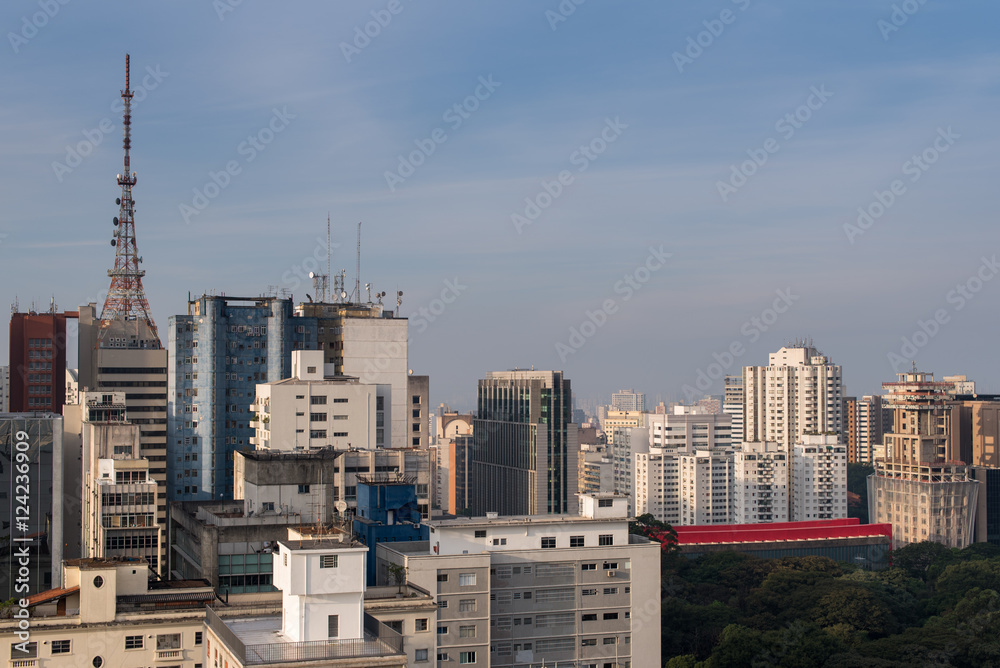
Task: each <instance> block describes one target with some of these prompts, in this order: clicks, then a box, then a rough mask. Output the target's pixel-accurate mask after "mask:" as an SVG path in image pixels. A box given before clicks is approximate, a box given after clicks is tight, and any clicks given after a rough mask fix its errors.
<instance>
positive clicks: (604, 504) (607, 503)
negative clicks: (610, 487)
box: [597, 499, 615, 508]
mask: <svg viewBox="0 0 1000 668" xmlns="http://www.w3.org/2000/svg"><path fill="white" fill-rule="evenodd" d="M613 505H615V500H614V499H598V500H597V507H598V508H610V507H612V506H613Z"/></svg>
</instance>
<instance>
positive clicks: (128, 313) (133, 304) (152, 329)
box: [100, 54, 162, 349]
mask: <svg viewBox="0 0 1000 668" xmlns="http://www.w3.org/2000/svg"><path fill="white" fill-rule="evenodd" d="M132 95H133V93H132V91H131V89H130V88H129V56H128V54H125V90H123V91H122V94H121V97H122V101H123V102H124V117H123V120H122V125H123V127H124V140H123V142H122V146H123V148H124V149H125V171H124V173H122V174H119V175H118V185H119V186H121V189H122V195H121V197H120V198H119V199H118V202H117V203H118V205H119V212H118V216H117V217H116V218H114V220H113V221H112V222H113V223H114V225H115V230H114V232H113V238H112V239H111V245H112V246H114V247H115V268H114V269H111V270H109V271H108V276H109V277H111V287H110V288H109V289H108V296H107V298H106V299H105V301H104V309H103V310H102V311H101V331H100V339H101V340H102V341H103V340H104V338H105V337H106V336H107V335H108V332H109V327H110V325H111V324H112V323H113V322H116V321H118V322H130V323H134V326H135V343H134V344H133V343H132V342H131V341H130V342H129V343H128V345H129V346H132V345H135V346H138V347H142V348H155V349H159V348H162V344H161V343H160V335H159V334H158V333H157V331H156V324H155V323H154V322H153V318H152V316H150V314H149V303H148V302H147V301H146V293H145V291H144V290H143V287H142V277H143V276H145V275H146V272H145V271H143V270H141V269H139V264H140V263H141V262H142V258H141V257H140V256H139V253H138V249H137V247H136V243H135V217H134V214H135V202H134V201H133V200H132V187H133V186H134V185H135V182H136V177H135V172H133V171H131V168H132V165H131V159H130V156H129V151H130V149H131V148H132ZM143 324H144V325H145V328H143V327H141V325H143ZM144 329H145V331H143V330H144Z"/></svg>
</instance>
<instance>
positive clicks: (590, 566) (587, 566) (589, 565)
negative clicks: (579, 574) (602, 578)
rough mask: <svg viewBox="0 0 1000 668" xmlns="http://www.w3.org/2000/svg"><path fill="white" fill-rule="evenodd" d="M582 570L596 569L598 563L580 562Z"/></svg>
mask: <svg viewBox="0 0 1000 668" xmlns="http://www.w3.org/2000/svg"><path fill="white" fill-rule="evenodd" d="M580 570H581V571H596V570H597V564H580Z"/></svg>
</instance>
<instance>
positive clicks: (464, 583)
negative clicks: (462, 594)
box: [458, 573, 476, 587]
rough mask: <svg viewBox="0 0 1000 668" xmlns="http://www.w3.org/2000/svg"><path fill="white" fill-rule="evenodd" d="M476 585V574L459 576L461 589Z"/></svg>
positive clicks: (461, 574)
mask: <svg viewBox="0 0 1000 668" xmlns="http://www.w3.org/2000/svg"><path fill="white" fill-rule="evenodd" d="M475 584H476V574H475V573H459V574H458V586H459V587H472V586H475Z"/></svg>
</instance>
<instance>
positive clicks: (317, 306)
mask: <svg viewBox="0 0 1000 668" xmlns="http://www.w3.org/2000/svg"><path fill="white" fill-rule="evenodd" d="M295 314H296V316H299V317H304V318H310V319H312V320H313V321H314V322H315V323H316V334H315V336H316V342H317V346H316V347H317V348H318V349H320V350H323V351H324V354H325V355H326V358H325V359H324V363H326V364H333V365H334V375H337V376H355V377H357V378H358V379H360V381H361V382H362V383H365V384H368V385H389V386H390V387H391V388H392V406H391V413H392V420H391V423H390V425H389V427H390V430H391V434H392V437H391V442H390V446H391V447H393V448H410V447H427V445H429V439H428V437H427V427H426V423H427V413H428V410H429V408H430V405H429V404H428V403H427V402H426V401H425V402H424V403H423V405H422V406H420V407H419V408H420V410H421V415H420V417H419V420H420V421H421V422H422V423H424V426H423V428H422V429H419V430H418V432H414V431H413V422H415V420H413V419H412V418H413V410H414V408H418V407H416V406H414V405H413V404H412V400H413V399H412V398H413V395H414V392H411V391H410V390H411V387H410V382H411V376H410V375H409V371H410V370H409V366H408V365H409V352H408V344H407V341H408V337H409V329H408V325H409V321H408V320H407V319H406V318H400V317H397V316H396V314H395V313H394V312H393V311H391V310H387V309H384V308H383V306H382V304H381V303H370V302H369V303H363V304H359V303H348V302H338V303H322V302H312V303H303V304H299V305H298V306H297V307H296V309H295ZM413 378H418V377H413ZM417 389H418V392H417V393H419V388H417ZM414 439H419V440H420V442H419V443H415V442H414Z"/></svg>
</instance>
